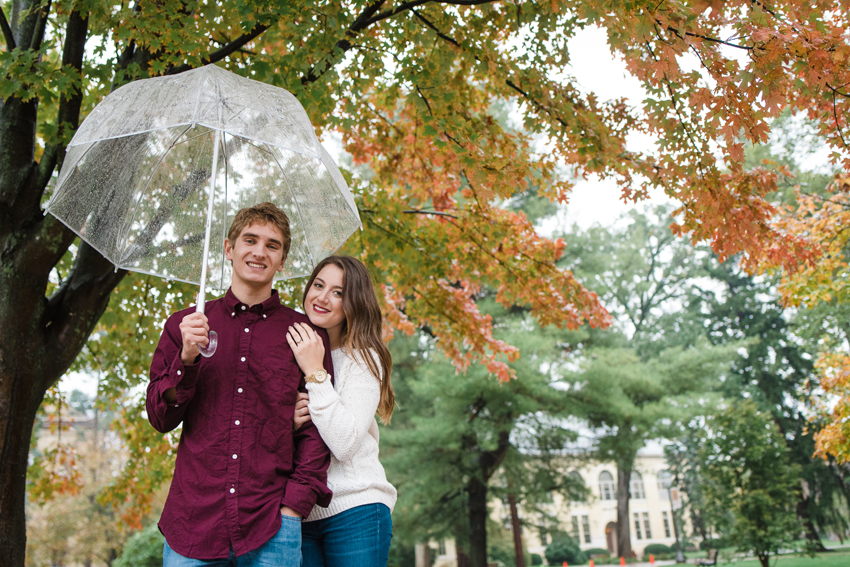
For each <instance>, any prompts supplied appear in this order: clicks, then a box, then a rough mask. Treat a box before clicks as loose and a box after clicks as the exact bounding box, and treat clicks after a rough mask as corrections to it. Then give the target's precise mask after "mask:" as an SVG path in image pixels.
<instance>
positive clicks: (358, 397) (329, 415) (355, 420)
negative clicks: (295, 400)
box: [307, 353, 381, 462]
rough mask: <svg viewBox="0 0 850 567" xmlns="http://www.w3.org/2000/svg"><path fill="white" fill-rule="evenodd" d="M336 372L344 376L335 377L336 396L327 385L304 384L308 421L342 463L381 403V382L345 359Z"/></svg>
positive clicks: (361, 365) (360, 365)
mask: <svg viewBox="0 0 850 567" xmlns="http://www.w3.org/2000/svg"><path fill="white" fill-rule="evenodd" d="M366 356H371V353H368V354H366ZM379 368H380V367H379ZM340 371H343V372H345V374H344V375H339V376H337V379H338V380H339V382H340V384H341V387H340V390H339V392H337V391H336V390H335V389H334V386H333V385H332V384H331V383H330V381H326V382H324V383H322V384H313V383H310V384H307V391H308V392H309V393H310V405H309V408H310V418H311V420H312V421H313V423H314V424H316V428H317V429H318V430H319V433H321V434H322V438H323V439H324V440H325V442H326V443H327V444H328V448H329V449H330V450H331V453H333V456H334V457H336V458H337V460H338V461H343V462H344V461H348V460H349V459H351V458H352V457H353V456H354V454H355V453H356V452H357V449H358V448H359V447H360V444H361V442H362V440H363V437H364V436H366V435H367V434H368V432H369V427H370V426H371V425H372V422H373V420H374V419H375V412H376V411H377V410H378V404H379V403H380V401H381V382H380V381H379V379H378V378H376V377H375V376H374V375H373V374H372V373H371V372H370V371H369V367H368V366H366V363H365V361H358V360H356V359H353V358H349V360H348V362H347V363H346V364H345V365H344V366H343V368H340Z"/></svg>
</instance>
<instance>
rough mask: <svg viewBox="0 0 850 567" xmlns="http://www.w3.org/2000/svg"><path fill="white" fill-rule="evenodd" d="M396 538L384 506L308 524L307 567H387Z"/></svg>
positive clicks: (305, 534) (303, 541) (304, 548)
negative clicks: (391, 541) (392, 541)
mask: <svg viewBox="0 0 850 567" xmlns="http://www.w3.org/2000/svg"><path fill="white" fill-rule="evenodd" d="M392 537H393V520H392V518H391V517H390V509H389V508H387V507H386V506H385V505H383V504H365V505H363V506H357V507H356V508H351V509H349V510H346V511H345V512H340V513H339V514H336V515H335V516H331V517H330V518H324V519H322V520H316V521H315V522H304V523H303V524H302V526H301V551H302V552H303V554H304V567H386V565H387V559H388V558H389V553H390V540H391V539H392Z"/></svg>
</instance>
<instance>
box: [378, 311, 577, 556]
mask: <svg viewBox="0 0 850 567" xmlns="http://www.w3.org/2000/svg"><path fill="white" fill-rule="evenodd" d="M479 306H480V308H481V309H482V312H485V313H489V314H491V315H492V316H493V318H494V325H495V328H496V329H497V331H498V333H499V336H500V337H501V338H502V339H505V340H510V341H511V342H512V344H516V345H518V346H519V348H520V352H522V357H521V358H520V359H519V360H516V361H514V362H511V367H512V368H513V369H514V370H515V371H516V373H517V376H518V377H519V378H518V379H517V380H512V381H509V382H505V383H501V384H500V383H499V382H498V381H496V380H495V379H494V378H493V377H491V376H488V373H487V371H486V369H484V368H482V367H480V366H475V367H470V368H469V369H468V370H467V372H466V373H465V374H464V375H460V374H458V373H456V371H455V369H454V368H453V367H452V366H451V365H450V364H449V362H448V361H447V360H446V359H445V358H444V357H443V356H442V355H441V354H439V352H438V351H437V350H435V348H434V345H433V340H432V339H431V338H429V337H428V336H427V334H417V335H414V336H413V337H410V338H406V337H399V338H396V339H394V340H393V343H392V345H391V346H392V352H393V357H394V362H395V365H394V383H396V384H398V386H397V388H396V399H397V400H398V405H399V407H398V409H397V410H396V415H395V416H394V418H393V422H392V425H391V426H390V427H387V428H384V430H383V433H382V436H381V457H382V462H383V463H384V466H385V468H386V470H387V476H388V478H389V480H390V481H391V482H393V483H394V484H395V485H396V486H397V487H398V489H399V501H398V504H397V505H396V511H395V514H394V519H395V521H396V528H397V535H398V536H399V537H400V539H402V540H405V539H406V540H408V541H409V540H414V541H421V540H423V539H426V538H431V537H438V538H439V537H446V536H451V537H454V538H455V540H456V541H457V543H458V549H459V550H461V551H459V555H460V554H462V553H466V552H468V554H469V558H470V560H471V565H472V566H473V567H483V566H484V565H486V562H487V521H488V516H489V514H488V506H489V505H490V503H491V501H492V499H493V497H499V496H505V495H506V494H507V493H508V492H511V493H513V494H514V496H515V497H517V498H518V499H520V500H522V501H528V502H530V503H531V505H533V502H534V501H535V500H538V501H539V500H542V499H543V496H542V495H543V494H548V493H550V492H551V491H553V490H558V491H560V492H561V493H563V494H565V496H566V497H567V498H569V499H573V500H575V499H577V498H580V497H581V496H583V493H582V487H580V486H578V485H577V484H576V483H575V482H574V481H572V480H571V479H570V478H568V477H567V475H566V472H565V468H564V467H565V464H568V461H569V457H568V455H566V454H565V452H564V449H565V446H566V445H567V444H568V443H569V442H570V441H571V440H574V439H575V437H576V435H575V432H574V431H571V430H570V429H567V428H565V427H564V418H567V417H569V416H571V415H574V414H575V412H576V409H577V408H576V407H575V405H574V403H571V402H570V398H569V397H568V396H567V395H566V393H565V392H564V391H563V390H560V389H558V388H556V387H555V386H554V384H553V383H554V382H555V379H553V377H552V376H551V375H550V374H549V373H548V372H546V370H547V369H548V368H549V367H550V366H551V365H552V364H553V362H557V361H558V360H559V359H560V358H561V356H562V349H561V347H560V342H561V337H560V334H559V333H558V332H556V331H549V330H546V329H539V328H537V327H536V326H535V325H534V323H533V321H532V320H531V319H530V318H529V317H528V313H527V312H526V311H525V310H522V309H514V310H504V309H502V308H501V307H499V306H497V305H496V304H495V302H493V301H492V299H490V298H482V299H481V300H480V301H479ZM529 331H533V332H529ZM463 561H464V559H463V558H462V557H459V564H460V563H462V562H463Z"/></svg>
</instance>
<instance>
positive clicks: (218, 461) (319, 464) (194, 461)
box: [146, 290, 333, 559]
mask: <svg viewBox="0 0 850 567" xmlns="http://www.w3.org/2000/svg"><path fill="white" fill-rule="evenodd" d="M193 311H194V308H191V309H186V310H184V311H180V312H178V313H175V314H174V315H172V316H171V317H169V319H168V321H167V322H166V324H165V329H164V330H163V332H162V336H161V337H160V339H159V345H158V346H157V348H156V352H155V353H154V356H153V361H152V363H151V381H150V384H149V385H148V391H147V405H146V407H147V412H148V419H149V420H150V422H151V425H153V426H154V428H155V429H156V430H157V431H161V432H163V433H165V432H167V431H171V430H172V429H174V428H176V427H177V426H178V425H179V424H180V423H181V422H182V423H183V431H182V434H181V436H180V444H179V446H178V448H177V463H176V466H175V469H174V480H173V481H172V483H171V490H170V491H169V493H168V500H167V501H166V503H165V509H164V510H163V512H162V518H161V519H160V522H159V528H160V530H161V531H162V533H163V534H164V535H165V539H166V540H167V541H168V545H170V546H171V548H172V549H174V551H176V552H177V553H179V554H180V555H183V556H185V557H190V558H192V559H218V558H224V557H228V555H229V554H230V549H231V547H232V548H233V550H234V552H235V553H236V555H237V556H238V555H243V554H245V553H247V552H249V551H252V550H254V549H256V548H258V547H260V546H261V545H263V544H264V543H265V542H266V541H268V540H269V539H271V537H272V536H274V535H275V534H276V533H277V531H278V530H279V529H280V525H281V517H280V507H281V506H284V505H285V506H289V507H290V508H292V509H293V510H295V511H297V512H298V513H300V514H301V515H302V516H304V517H305V518H306V517H307V516H308V515H309V514H310V511H311V510H312V509H313V505H314V504H318V505H320V506H327V505H328V504H329V503H330V501H331V491H330V490H329V489H328V487H327V469H328V465H329V464H330V456H329V451H328V448H327V446H325V443H324V442H323V441H322V438H321V436H320V435H319V432H318V430H316V427H315V426H314V425H313V424H312V422H307V424H305V425H304V426H302V427H301V428H300V429H299V430H298V431H297V432H295V433H293V431H292V418H293V414H294V411H295V400H296V397H297V395H298V389H299V388H303V387H304V377H303V374H302V373H301V370H300V369H299V368H298V364H297V363H296V362H295V357H294V355H293V354H292V351H291V349H290V348H289V344H288V343H287V342H286V331H287V329H288V328H289V327H290V325H292V324H293V323H295V322H296V321H298V322H303V323H308V324H309V320H308V319H307V317H306V316H304V315H302V314H300V313H298V312H296V311H293V310H292V309H290V308H288V307H285V306H283V305H281V303H280V298H279V297H278V294H277V291H274V290H273V291H272V296H271V297H270V298H269V299H267V300H266V301H264V302H263V303H261V304H258V305H254V306H253V307H249V306H248V305H245V304H244V303H241V302H240V301H239V300H238V299H237V298H236V296H235V295H233V292H232V291H230V290H228V291H227V294H226V295H225V296H224V297H223V298H220V299H216V300H214V301H209V302H207V305H206V315H207V317H208V318H209V326H210V329H211V330H214V331H215V332H216V333H218V348H217V350H216V352H215V354H214V355H213V356H212V357H210V358H203V357H199V361H197V362H196V364H194V365H191V366H185V365H184V364H183V362H182V360H181V359H180V351H181V349H182V348H183V342H182V338H181V334H180V328H179V326H180V322H181V321H182V320H183V317H185V316H186V315H188V314H190V313H192V312H193ZM314 328H315V327H314ZM317 330H318V332H319V335H320V336H321V337H322V339H323V340H324V343H325V362H324V365H325V369H326V370H327V371H328V372H329V373H333V362H332V359H331V354H330V353H331V349H330V345H329V343H328V338H327V333H326V332H325V331H324V330H323V329H317ZM175 387H176V389H177V402H176V403H174V404H169V403H167V402H166V401H165V400H164V399H163V394H164V393H165V391H166V390H167V389H169V388H175Z"/></svg>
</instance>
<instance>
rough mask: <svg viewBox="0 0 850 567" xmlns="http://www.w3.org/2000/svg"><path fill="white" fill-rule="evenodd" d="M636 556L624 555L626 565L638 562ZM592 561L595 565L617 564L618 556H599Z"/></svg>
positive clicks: (618, 562) (618, 561)
mask: <svg viewBox="0 0 850 567" xmlns="http://www.w3.org/2000/svg"><path fill="white" fill-rule="evenodd" d="M638 561H639V560H638V558H637V557H626V565H628V564H629V563H638ZM593 562H594V563H596V564H597V565H619V564H620V558H619V557H600V558H599V559H594V560H593Z"/></svg>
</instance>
